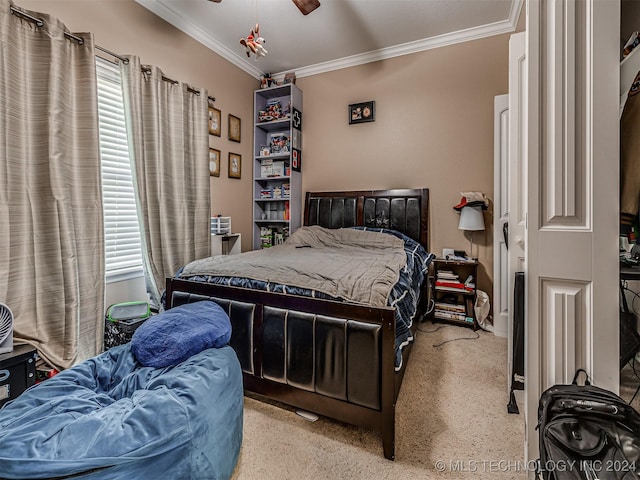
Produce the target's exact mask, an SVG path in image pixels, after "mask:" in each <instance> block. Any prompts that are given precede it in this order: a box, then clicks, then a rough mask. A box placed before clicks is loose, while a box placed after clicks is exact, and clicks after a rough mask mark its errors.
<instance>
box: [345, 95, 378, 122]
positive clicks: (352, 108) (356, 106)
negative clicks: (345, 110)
mask: <svg viewBox="0 0 640 480" xmlns="http://www.w3.org/2000/svg"><path fill="white" fill-rule="evenodd" d="M375 120H376V102H375V101H374V100H371V101H369V102H362V103H353V104H351V105H349V125H352V124H354V123H365V122H375Z"/></svg>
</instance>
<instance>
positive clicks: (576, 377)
mask: <svg viewBox="0 0 640 480" xmlns="http://www.w3.org/2000/svg"><path fill="white" fill-rule="evenodd" d="M580 372H582V373H584V384H585V385H591V382H590V381H589V374H588V373H587V371H586V370H584V369H583V368H579V369H578V370H576V374H575V375H574V376H573V381H572V382H571V384H572V385H578V376H579V375H580Z"/></svg>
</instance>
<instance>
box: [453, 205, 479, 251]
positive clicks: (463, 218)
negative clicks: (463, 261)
mask: <svg viewBox="0 0 640 480" xmlns="http://www.w3.org/2000/svg"><path fill="white" fill-rule="evenodd" d="M458 228H459V229H460V230H466V231H469V232H471V238H470V244H469V256H470V257H471V258H473V232H475V231H478V230H484V216H483V215H482V207H480V206H478V207H462V210H460V223H458Z"/></svg>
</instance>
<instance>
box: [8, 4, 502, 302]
mask: <svg viewBox="0 0 640 480" xmlns="http://www.w3.org/2000/svg"><path fill="white" fill-rule="evenodd" d="M18 5H19V6H21V7H24V8H28V9H31V10H36V11H41V12H47V13H52V14H54V15H56V16H57V17H59V18H60V19H61V20H62V21H63V22H64V23H65V24H66V25H67V26H68V27H69V29H70V30H71V31H90V32H92V33H93V34H94V38H95V42H96V44H98V45H100V46H102V47H104V48H107V49H108V50H111V51H113V52H116V53H131V54H135V55H138V56H140V57H141V59H142V62H143V63H149V64H154V65H157V66H159V67H160V68H161V69H162V70H163V71H164V73H165V75H166V76H168V77H170V78H174V79H178V80H181V81H185V82H187V83H190V84H192V85H195V86H202V87H205V88H207V89H208V90H209V94H210V95H212V96H215V97H216V104H215V105H216V106H217V108H220V109H221V110H222V115H223V120H222V137H220V138H218V137H210V139H211V141H210V145H211V146H213V147H215V148H218V149H220V150H221V151H222V159H223V161H222V168H221V176H220V177H219V178H213V177H212V178H211V187H212V202H211V203H212V210H211V213H212V214H213V215H216V214H222V215H225V216H231V217H232V222H233V229H234V231H238V232H240V233H242V237H243V238H242V247H243V250H248V249H250V248H251V237H252V235H251V212H252V209H251V196H252V189H251V169H250V164H251V163H250V159H251V142H252V138H253V135H252V131H251V122H252V108H253V105H252V92H253V90H254V89H255V88H257V86H258V81H257V80H256V79H254V78H253V77H251V76H250V75H248V74H246V73H244V72H243V71H241V70H240V69H238V68H237V67H235V66H233V65H232V64H230V63H229V62H227V61H225V60H224V59H222V58H221V57H219V56H218V55H217V54H215V53H213V52H211V51H210V50H208V49H207V48H205V47H204V46H202V45H200V44H199V43H198V42H196V41H195V40H193V39H191V38H190V37H189V36H187V35H186V34H184V33H182V32H181V31H179V30H177V29H176V28H174V27H173V26H171V25H169V24H167V23H166V22H164V21H163V20H161V19H160V18H158V17H156V16H155V15H153V14H152V13H150V12H148V11H147V10H146V9H144V8H143V7H141V6H139V5H138V4H136V3H135V2H134V1H133V0H121V1H114V0H110V1H104V0H83V1H78V0H22V1H19V2H18ZM508 38H509V35H500V36H494V37H490V38H486V39H482V40H477V41H473V42H467V43H464V44H460V45H454V46H450V47H444V48H438V49H434V50H428V51H425V52H421V53H417V54H412V55H406V56H402V57H397V58H394V59H391V60H384V61H380V62H375V63H371V64H367V65H362V66H358V67H352V68H347V69H343V70H338V71H335V72H329V73H325V74H320V75H315V76H312V77H305V78H300V79H298V81H297V86H299V87H300V88H301V90H302V91H303V94H304V115H303V119H304V120H303V122H304V123H303V158H302V172H303V191H312V190H343V189H345V190H349V189H384V188H418V187H429V189H430V191H431V211H430V215H431V227H432V228H431V230H432V231H431V236H430V242H431V243H430V245H431V250H432V251H433V252H434V253H437V254H440V253H441V252H442V248H443V247H451V248H460V249H465V250H468V249H469V237H468V234H466V235H465V234H464V233H463V232H461V231H459V230H458V228H457V227H458V218H459V215H458V213H457V212H455V211H454V210H453V208H452V207H453V206H454V205H455V204H457V203H458V201H459V200H460V192H463V191H481V192H484V193H485V194H487V195H488V196H489V197H490V198H491V197H493V97H494V96H495V95H499V94H503V93H506V92H507V87H508V80H507V65H508ZM367 100H375V101H376V121H375V122H374V123H368V124H360V125H349V124H348V120H347V106H348V105H349V104H350V103H355V102H361V101H367ZM228 113H232V114H234V115H236V116H238V117H240V118H241V119H242V143H240V144H238V143H234V142H229V141H228V140H227V139H226V136H227V123H226V118H227V114H228ZM229 151H232V152H235V153H240V154H241V155H242V158H243V162H242V163H243V172H242V179H241V180H235V179H229V178H227V164H226V158H227V155H228V152H229ZM491 222H492V209H490V210H489V211H488V212H486V213H485V223H486V227H487V230H485V232H477V233H476V234H474V243H475V244H476V245H478V247H475V245H474V251H475V252H477V254H478V256H479V259H480V262H481V264H482V266H481V268H480V275H479V277H480V278H479V281H478V286H479V288H481V289H482V290H485V291H487V292H488V293H489V294H491V291H492V287H491V276H492V261H493V252H492V241H493V237H492V230H491Z"/></svg>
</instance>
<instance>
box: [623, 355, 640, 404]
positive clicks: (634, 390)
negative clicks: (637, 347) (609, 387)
mask: <svg viewBox="0 0 640 480" xmlns="http://www.w3.org/2000/svg"><path fill="white" fill-rule="evenodd" d="M634 369H635V370H634ZM639 389H640V353H639V354H638V355H636V359H635V361H634V360H632V361H630V362H629V363H627V364H626V365H625V366H624V368H623V369H622V370H620V396H621V397H622V399H623V400H624V401H625V402H627V403H629V402H631V406H632V407H633V408H634V409H636V410H637V411H639V412H640V391H639ZM632 399H633V401H631V400H632Z"/></svg>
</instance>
